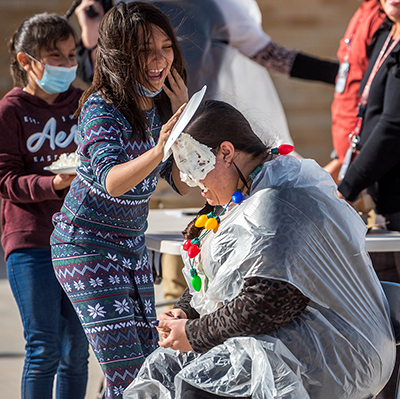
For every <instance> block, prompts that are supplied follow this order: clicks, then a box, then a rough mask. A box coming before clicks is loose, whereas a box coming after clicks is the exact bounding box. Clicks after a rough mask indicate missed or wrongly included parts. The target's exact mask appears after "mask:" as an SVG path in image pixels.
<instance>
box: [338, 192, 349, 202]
mask: <svg viewBox="0 0 400 399" xmlns="http://www.w3.org/2000/svg"><path fill="white" fill-rule="evenodd" d="M336 191H337V195H338V196H339V198H340V199H344V200H346V198H344V197H343V194H342V193H341V192H340V191H339V190H336ZM346 201H347V200H346Z"/></svg>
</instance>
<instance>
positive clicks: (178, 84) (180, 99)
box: [163, 68, 189, 112]
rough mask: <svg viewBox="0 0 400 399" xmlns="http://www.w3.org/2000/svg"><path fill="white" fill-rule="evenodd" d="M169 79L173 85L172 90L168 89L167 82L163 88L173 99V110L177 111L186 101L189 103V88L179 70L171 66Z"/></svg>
mask: <svg viewBox="0 0 400 399" xmlns="http://www.w3.org/2000/svg"><path fill="white" fill-rule="evenodd" d="M168 81H169V84H170V86H171V90H170V89H168V87H167V86H166V84H165V83H164V85H163V90H164V91H165V93H166V94H167V96H168V97H169V99H170V100H171V108H172V112H176V110H177V109H178V108H179V107H180V106H181V105H182V104H184V103H187V102H188V100H189V94H188V88H187V87H186V85H185V82H184V81H183V79H182V78H181V75H179V73H178V71H177V70H176V69H175V68H171V70H170V72H169V74H168Z"/></svg>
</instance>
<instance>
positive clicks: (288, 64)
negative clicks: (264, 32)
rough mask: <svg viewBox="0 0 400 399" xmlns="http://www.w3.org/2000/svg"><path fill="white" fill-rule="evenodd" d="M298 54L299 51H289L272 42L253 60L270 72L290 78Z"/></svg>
mask: <svg viewBox="0 0 400 399" xmlns="http://www.w3.org/2000/svg"><path fill="white" fill-rule="evenodd" d="M298 54H299V52H298V51H297V50H289V49H287V48H285V47H282V46H281V45H279V44H278V43H275V42H273V41H270V42H269V43H268V44H267V45H266V46H265V47H264V48H263V49H262V50H260V51H259V52H258V53H256V54H255V55H253V56H252V57H251V59H252V60H253V61H255V62H257V64H260V65H262V66H263V67H265V68H267V69H268V70H270V71H274V72H278V73H280V74H283V75H285V76H290V72H291V70H292V67H293V63H294V60H295V58H296V57H297V55H298Z"/></svg>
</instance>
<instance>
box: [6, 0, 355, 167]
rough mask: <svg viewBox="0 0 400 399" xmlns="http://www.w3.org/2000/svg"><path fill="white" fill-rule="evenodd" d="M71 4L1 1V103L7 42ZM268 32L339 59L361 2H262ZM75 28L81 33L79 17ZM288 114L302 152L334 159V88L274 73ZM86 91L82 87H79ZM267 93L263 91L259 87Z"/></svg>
mask: <svg viewBox="0 0 400 399" xmlns="http://www.w3.org/2000/svg"><path fill="white" fill-rule="evenodd" d="M71 4H72V0H0V10H1V12H0V98H2V97H3V95H4V94H5V93H6V92H7V91H9V90H10V89H11V88H12V80H11V78H10V75H9V69H8V68H9V65H8V53H7V47H6V43H7V39H8V38H9V37H10V36H11V35H12V33H13V32H14V30H15V29H16V28H17V27H18V25H19V24H20V22H21V21H22V20H23V19H24V18H25V17H27V16H30V15H32V14H34V13H39V12H43V11H49V12H57V13H59V14H64V13H65V12H66V11H67V10H68V8H69V6H70V5H71ZM258 4H259V6H260V9H261V11H262V14H263V26H264V30H265V31H266V32H267V33H268V34H269V35H270V36H271V37H272V38H273V39H274V40H275V41H276V42H278V43H280V44H282V45H284V46H286V47H288V48H296V49H298V50H301V51H304V52H307V53H309V54H313V55H316V56H320V57H325V58H329V59H336V50H337V48H338V45H339V40H340V38H341V37H342V36H343V34H344V32H345V29H346V26H347V23H348V22H349V20H350V18H351V16H352V14H353V13H354V11H355V10H356V9H357V7H358V6H359V4H360V1H359V0H258ZM71 23H72V24H73V25H74V27H75V28H76V29H78V25H77V22H76V18H75V16H73V17H71ZM271 75H272V78H273V80H274V82H275V84H276V87H277V90H278V93H279V95H280V97H281V101H282V104H283V107H284V109H285V111H286V116H287V119H288V124H289V128H290V131H291V134H292V137H293V140H294V142H295V145H296V149H297V151H298V152H299V153H300V154H302V155H303V156H305V157H311V158H315V159H316V160H317V161H318V162H319V163H320V164H325V163H326V162H327V161H328V160H329V154H330V152H331V149H332V144H331V136H330V124H331V119H330V104H331V102H332V98H333V87H331V86H329V85H327V84H323V83H310V82H305V81H300V80H297V79H287V78H283V77H280V76H277V75H276V74H275V75H274V74H271ZM77 83H78V85H80V86H82V83H81V82H77ZM260 89H262V88H260Z"/></svg>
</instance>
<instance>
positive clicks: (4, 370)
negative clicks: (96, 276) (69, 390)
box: [0, 247, 163, 399]
mask: <svg viewBox="0 0 400 399" xmlns="http://www.w3.org/2000/svg"><path fill="white" fill-rule="evenodd" d="M161 289H162V287H161V285H157V286H156V300H157V301H158V302H161V301H162V292H161ZM162 310H163V309H159V311H162ZM24 345H25V341H24V337H23V329H22V325H21V320H20V317H19V313H18V308H17V305H16V304H15V301H14V297H13V295H12V292H11V289H10V286H9V284H8V280H7V276H6V267H5V265H4V262H3V254H2V251H1V247H0V397H1V398H7V399H20V397H21V396H20V380H21V373H22V367H23V364H24ZM102 375H103V374H102V371H101V369H100V366H99V365H98V363H97V360H96V358H95V357H94V355H93V353H92V352H91V354H90V359H89V383H88V389H87V394H86V399H97V394H98V391H99V388H100V384H101V382H102Z"/></svg>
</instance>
